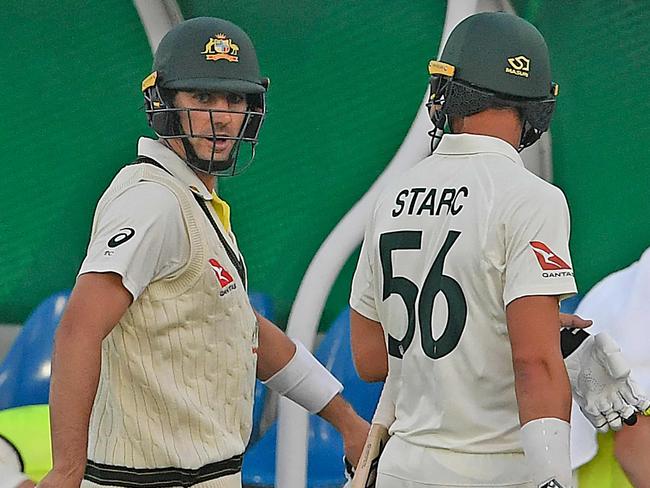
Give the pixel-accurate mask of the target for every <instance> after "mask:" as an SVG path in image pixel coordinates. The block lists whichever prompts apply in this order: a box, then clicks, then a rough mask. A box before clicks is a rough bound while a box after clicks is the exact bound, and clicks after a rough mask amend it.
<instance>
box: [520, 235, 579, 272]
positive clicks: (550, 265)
mask: <svg viewBox="0 0 650 488" xmlns="http://www.w3.org/2000/svg"><path fill="white" fill-rule="evenodd" d="M530 246H531V247H532V248H533V252H534V253H535V257H536V258H537V262H538V263H539V265H540V266H541V267H542V269H543V270H545V271H557V270H558V269H571V266H569V265H568V264H567V263H566V262H565V261H563V260H562V258H560V257H559V256H558V255H557V254H555V253H554V252H553V251H551V250H550V249H549V247H548V246H547V245H546V244H544V243H543V242H539V241H531V242H530Z"/></svg>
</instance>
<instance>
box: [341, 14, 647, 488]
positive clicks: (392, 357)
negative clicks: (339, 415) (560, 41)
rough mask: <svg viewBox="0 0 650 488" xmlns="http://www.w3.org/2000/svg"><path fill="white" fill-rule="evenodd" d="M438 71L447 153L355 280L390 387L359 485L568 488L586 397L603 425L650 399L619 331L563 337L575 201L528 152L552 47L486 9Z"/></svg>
mask: <svg viewBox="0 0 650 488" xmlns="http://www.w3.org/2000/svg"><path fill="white" fill-rule="evenodd" d="M429 73H430V75H431V78H430V87H431V88H430V99H429V102H428V104H427V105H428V108H429V114H430V116H431V120H432V122H433V124H434V130H433V131H432V136H433V138H432V150H433V153H432V155H431V156H430V157H428V158H426V159H424V160H423V161H421V162H420V163H418V164H417V165H416V166H414V167H413V168H411V169H410V170H408V171H407V172H406V173H405V174H404V175H403V176H402V177H400V178H398V179H396V180H395V181H394V182H391V183H390V184H388V185H387V187H386V188H385V189H384V190H383V192H382V194H381V195H380V197H379V199H378V201H377V204H376V206H375V208H374V211H373V213H372V215H371V217H370V221H369V223H368V225H367V228H366V233H365V237H364V242H363V246H362V250H361V255H360V257H359V261H358V264H357V269H356V271H355V275H354V279H353V284H352V292H351V297H350V306H351V308H352V312H351V329H352V331H351V337H352V346H353V355H354V360H355V365H356V367H357V370H358V371H359V373H360V375H361V376H362V377H363V378H364V379H366V380H369V381H377V380H384V379H385V380H386V383H385V386H384V391H383V393H382V397H381V399H380V402H379V406H378V407H377V412H376V414H375V419H374V420H373V426H372V429H371V435H370V436H369V438H368V441H367V443H366V448H365V449H364V453H363V456H362V459H361V460H360V464H359V471H358V473H357V474H358V476H355V479H354V480H353V482H352V486H353V487H355V488H359V487H366V486H374V485H375V483H376V487H377V488H407V487H408V488H424V487H432V486H440V487H443V486H444V487H447V488H452V487H453V488H457V487H465V488H468V487H485V486H490V487H506V486H507V487H510V488H529V487H534V488H559V487H564V488H568V487H570V486H571V484H572V474H571V463H570V456H569V418H570V417H569V416H570V408H571V393H572V390H573V394H574V396H575V398H576V400H577V401H578V403H579V405H580V407H581V409H582V410H583V412H584V413H585V415H586V416H587V417H588V418H589V419H590V420H591V421H592V422H593V423H594V424H595V425H597V426H599V427H600V428H601V429H607V428H609V427H611V428H614V429H619V428H621V425H622V422H621V419H622V418H625V419H628V422H630V423H632V422H633V419H634V418H635V417H634V415H635V413H636V412H639V411H642V410H645V408H647V407H648V401H647V399H646V398H645V397H644V396H643V395H642V394H641V392H640V391H639V390H638V388H637V387H636V385H635V384H634V382H633V381H632V380H631V379H630V372H629V368H628V369H626V368H625V367H624V360H623V358H622V356H621V354H620V349H618V348H617V347H616V345H615V343H613V342H612V341H610V340H609V338H607V337H606V336H596V337H593V336H591V335H589V334H588V333H587V332H585V331H582V330H577V331H575V330H571V329H562V331H560V325H561V324H562V323H564V322H565V321H567V322H569V324H565V325H575V324H571V322H573V321H576V322H577V323H579V322H580V319H579V318H577V317H566V316H564V317H561V316H560V314H559V306H558V305H559V301H560V300H561V299H563V298H565V297H567V296H570V295H572V294H574V293H575V292H576V285H575V282H574V278H573V269H572V266H571V258H570V255H569V230H570V225H569V212H568V208H567V203H566V200H565V197H564V195H563V194H562V191H561V190H560V189H558V188H557V187H555V186H553V185H551V184H549V183H547V182H545V181H543V180H542V179H540V178H538V177H536V176H535V175H533V174H532V173H530V172H528V171H527V170H526V169H525V168H524V166H523V162H522V160H521V157H520V155H519V151H521V150H522V149H523V148H525V147H528V146H530V145H531V144H533V143H534V142H536V141H537V140H538V139H539V137H540V136H541V135H542V133H543V132H545V131H546V130H547V129H548V127H549V124H550V120H551V117H552V114H553V111H554V108H555V101H556V96H557V95H558V86H557V84H555V83H553V82H552V80H551V70H550V61H549V54H548V49H547V46H546V43H545V41H544V38H543V37H542V35H541V34H540V33H539V31H538V30H537V29H536V28H535V27H534V26H533V25H532V24H530V23H528V22H526V21H525V20H523V19H521V18H519V17H516V16H514V15H510V14H507V13H502V12H497V13H495V12H491V13H480V14H476V15H473V16H470V17H468V18H466V19H465V20H463V21H462V22H461V23H460V24H458V25H457V26H456V27H455V28H454V30H453V31H452V32H451V34H450V36H449V39H448V41H447V42H446V44H445V47H444V49H443V52H442V55H441V57H440V59H439V60H434V61H431V62H430V64H429ZM446 124H448V126H449V131H450V133H448V134H444V135H442V132H443V129H444V128H445V126H446ZM434 149H435V150H434ZM599 353H602V354H599ZM567 371H568V373H567ZM388 434H391V435H390V436H389V435H388ZM384 443H386V445H385V448H384V447H383V444H384ZM382 449H383V452H382ZM377 460H378V462H377Z"/></svg>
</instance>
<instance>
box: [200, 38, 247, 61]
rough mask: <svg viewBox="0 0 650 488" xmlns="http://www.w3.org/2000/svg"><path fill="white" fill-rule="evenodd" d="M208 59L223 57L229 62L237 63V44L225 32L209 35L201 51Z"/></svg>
mask: <svg viewBox="0 0 650 488" xmlns="http://www.w3.org/2000/svg"><path fill="white" fill-rule="evenodd" d="M201 54H205V59H207V60H208V61H218V60H220V59H225V60H226V61H229V62H231V63H239V46H238V45H237V44H235V43H234V42H233V40H232V39H230V38H229V37H227V36H226V34H217V35H215V36H214V37H211V38H210V40H209V41H208V42H207V43H206V44H205V48H204V49H203V51H202V52H201Z"/></svg>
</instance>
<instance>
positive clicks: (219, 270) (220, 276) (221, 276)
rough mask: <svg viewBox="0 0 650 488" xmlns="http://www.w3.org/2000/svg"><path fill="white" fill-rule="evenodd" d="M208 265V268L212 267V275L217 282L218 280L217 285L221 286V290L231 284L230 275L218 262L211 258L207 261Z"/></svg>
mask: <svg viewBox="0 0 650 488" xmlns="http://www.w3.org/2000/svg"><path fill="white" fill-rule="evenodd" d="M208 262H209V263H210V266H212V269H213V270H214V274H216V275H217V280H219V284H220V285H221V288H225V287H227V286H228V285H229V284H230V283H232V282H233V281H234V280H233V279H232V275H231V274H230V273H228V270H226V268H224V267H223V266H221V264H219V261H217V260H216V259H214V258H212V259H210V260H208Z"/></svg>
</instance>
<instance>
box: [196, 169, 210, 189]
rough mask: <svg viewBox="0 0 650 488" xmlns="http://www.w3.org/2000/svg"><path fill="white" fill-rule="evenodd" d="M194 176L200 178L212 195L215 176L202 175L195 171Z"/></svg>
mask: <svg viewBox="0 0 650 488" xmlns="http://www.w3.org/2000/svg"><path fill="white" fill-rule="evenodd" d="M193 171H194V170H193ZM194 174H196V176H198V178H199V180H201V181H202V182H203V184H204V185H205V187H206V188H207V189H208V191H209V192H210V193H212V191H213V190H214V178H215V177H214V176H213V175H209V174H206V173H201V172H200V171H194Z"/></svg>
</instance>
